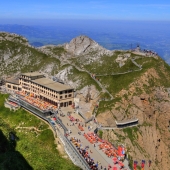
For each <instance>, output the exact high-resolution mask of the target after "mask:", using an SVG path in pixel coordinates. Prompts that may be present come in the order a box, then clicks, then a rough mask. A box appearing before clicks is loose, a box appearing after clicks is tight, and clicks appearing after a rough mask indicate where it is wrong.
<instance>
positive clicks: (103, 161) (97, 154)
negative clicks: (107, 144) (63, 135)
mask: <svg viewBox="0 0 170 170" xmlns="http://www.w3.org/2000/svg"><path fill="white" fill-rule="evenodd" d="M61 111H62V113H63V114H64V115H65V116H64V117H62V116H60V113H61ZM61 111H59V114H58V116H59V118H60V119H61V120H62V123H63V124H64V125H65V126H66V128H68V130H71V132H72V133H71V134H70V135H69V136H68V139H71V137H75V138H76V139H80V141H81V144H82V147H83V148H85V146H89V149H88V153H89V155H90V157H91V158H93V159H94V162H95V163H97V162H99V163H100V164H99V167H101V165H102V166H103V168H104V167H106V168H108V165H109V164H110V165H111V166H112V167H113V165H114V163H113V160H112V157H111V158H109V157H108V156H107V155H106V154H105V153H104V152H103V151H102V150H99V147H98V145H99V144H100V143H97V144H95V147H94V145H93V144H91V143H90V142H89V141H88V140H87V139H86V138H85V137H84V136H83V134H84V132H85V133H87V132H89V130H88V126H89V125H91V128H92V130H91V132H93V131H94V129H95V128H96V125H95V124H94V123H90V124H87V127H85V123H84V120H83V118H82V117H80V116H79V115H78V114H76V113H74V110H73V109H71V108H69V107H68V108H63V109H62V110H61ZM68 111H71V112H72V114H71V116H72V117H74V118H75V119H79V120H80V125H83V128H84V131H83V132H81V135H79V134H78V132H80V130H79V128H78V124H79V123H78V124H74V125H72V122H71V121H70V119H69V117H68V116H67V112H68ZM124 164H126V163H124ZM114 166H117V168H118V170H119V169H120V168H119V165H118V164H116V165H114ZM125 166H126V165H125ZM99 169H100V168H99ZM126 169H128V167H126Z"/></svg>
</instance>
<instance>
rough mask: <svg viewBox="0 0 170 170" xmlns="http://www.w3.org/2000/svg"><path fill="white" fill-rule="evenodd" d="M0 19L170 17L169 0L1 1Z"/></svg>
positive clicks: (154, 18) (163, 18) (166, 18)
mask: <svg viewBox="0 0 170 170" xmlns="http://www.w3.org/2000/svg"><path fill="white" fill-rule="evenodd" d="M0 19H102V20H103V19H118V20H170V1H169V0H143V1H138V0H25V1H24V0H0Z"/></svg>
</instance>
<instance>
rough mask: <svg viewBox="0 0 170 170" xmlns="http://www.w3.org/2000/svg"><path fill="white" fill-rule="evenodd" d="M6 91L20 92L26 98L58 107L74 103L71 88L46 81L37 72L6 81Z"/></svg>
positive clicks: (49, 80)
mask: <svg viewBox="0 0 170 170" xmlns="http://www.w3.org/2000/svg"><path fill="white" fill-rule="evenodd" d="M6 89H7V91H10V92H22V93H23V94H25V95H26V96H31V97H34V98H38V99H40V100H44V101H47V102H49V103H51V104H53V105H56V106H60V107H67V106H69V105H72V104H73V101H74V89H73V88H71V87H70V86H68V85H65V84H61V83H58V82H56V81H53V80H51V79H48V78H46V77H45V76H44V75H43V74H42V73H39V72H29V73H22V74H21V75H20V76H19V78H15V77H13V78H10V79H7V80H6Z"/></svg>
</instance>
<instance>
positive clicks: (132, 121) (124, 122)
mask: <svg viewBox="0 0 170 170" xmlns="http://www.w3.org/2000/svg"><path fill="white" fill-rule="evenodd" d="M138 121H139V119H137V118H134V119H129V120H122V121H116V120H115V122H116V126H117V127H118V128H123V127H128V126H136V125H138V123H139V122H138Z"/></svg>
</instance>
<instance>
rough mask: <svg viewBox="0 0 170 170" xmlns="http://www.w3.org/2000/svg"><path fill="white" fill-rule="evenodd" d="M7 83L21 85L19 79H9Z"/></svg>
mask: <svg viewBox="0 0 170 170" xmlns="http://www.w3.org/2000/svg"><path fill="white" fill-rule="evenodd" d="M6 82H8V83H11V84H17V85H19V78H16V77H12V78H9V79H7V80H6Z"/></svg>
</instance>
